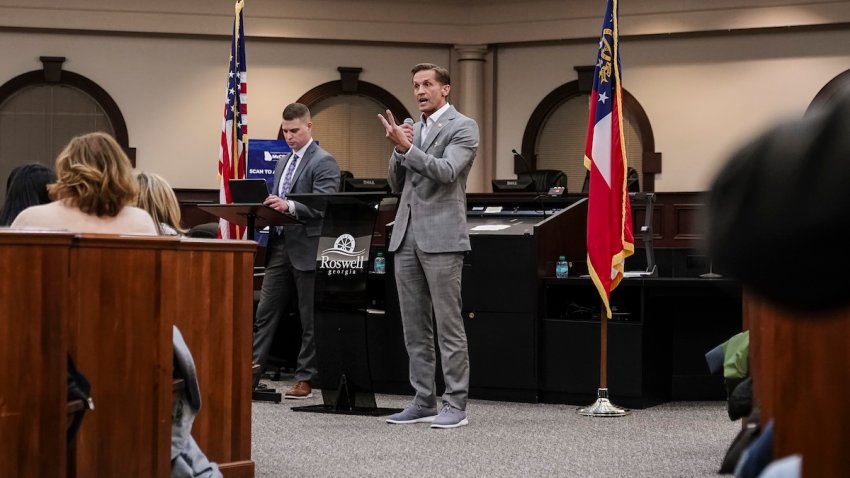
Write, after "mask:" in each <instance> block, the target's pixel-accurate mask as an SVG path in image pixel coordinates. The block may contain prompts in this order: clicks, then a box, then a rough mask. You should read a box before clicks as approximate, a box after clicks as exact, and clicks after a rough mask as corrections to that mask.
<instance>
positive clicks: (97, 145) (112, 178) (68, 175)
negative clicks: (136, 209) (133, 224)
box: [49, 132, 138, 216]
mask: <svg viewBox="0 0 850 478" xmlns="http://www.w3.org/2000/svg"><path fill="white" fill-rule="evenodd" d="M56 175H57V177H58V181H56V183H55V184H53V185H51V186H50V188H49V191H50V194H51V197H52V198H53V199H54V200H57V201H59V200H62V201H65V202H66V203H67V204H68V205H69V206H75V207H77V208H79V209H80V210H81V211H83V212H84V213H86V214H92V215H95V216H116V215H117V214H118V212H120V211H121V209H122V208H123V207H124V206H126V205H128V204H132V203H133V202H134V201H135V199H136V194H137V192H138V186H136V181H135V180H134V179H133V166H132V165H131V164H130V160H129V159H128V158H127V155H126V154H124V151H123V150H122V149H121V146H119V145H118V143H117V142H116V141H115V140H114V139H113V138H112V137H111V136H109V135H108V134H106V133H101V132H95V133H89V134H84V135H82V136H77V137H75V138H73V139H71V141H70V142H69V143H68V145H67V146H65V149H63V150H62V152H61V153H59V156H58V157H57V158H56Z"/></svg>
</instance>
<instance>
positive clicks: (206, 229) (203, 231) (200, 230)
mask: <svg viewBox="0 0 850 478" xmlns="http://www.w3.org/2000/svg"><path fill="white" fill-rule="evenodd" d="M186 236H187V237H198V238H202V239H216V238H218V223H217V222H206V223H204V224H199V225H197V226H195V227H193V228H192V229H189V232H187V233H186Z"/></svg>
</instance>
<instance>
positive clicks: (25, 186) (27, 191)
mask: <svg viewBox="0 0 850 478" xmlns="http://www.w3.org/2000/svg"><path fill="white" fill-rule="evenodd" d="M12 174H13V175H14V176H12V175H10V179H11V181H10V182H9V183H8V187H7V189H6V200H5V202H4V203H3V209H2V210H0V225H3V226H8V225H9V224H12V221H14V220H15V218H16V217H18V214H20V212H21V211H23V210H24V209H26V208H28V207H30V206H37V205H39V204H47V203H49V202H50V197H49V195H48V194H47V186H48V185H49V184H51V183H53V182H54V181H56V173H54V172H53V170H52V169H50V168H48V167H47V166H44V165H42V164H24V165H22V166H18V167H17V168H15V170H14V171H13V173H12Z"/></svg>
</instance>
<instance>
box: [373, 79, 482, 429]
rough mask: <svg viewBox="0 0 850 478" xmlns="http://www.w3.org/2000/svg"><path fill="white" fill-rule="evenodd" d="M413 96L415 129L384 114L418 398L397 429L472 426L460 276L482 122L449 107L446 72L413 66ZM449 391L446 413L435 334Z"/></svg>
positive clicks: (399, 282) (402, 300) (398, 267)
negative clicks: (468, 184)
mask: <svg viewBox="0 0 850 478" xmlns="http://www.w3.org/2000/svg"><path fill="white" fill-rule="evenodd" d="M412 73H413V94H414V95H415V96H416V100H417V102H418V104H419V111H420V112H421V113H422V117H421V120H420V121H418V122H416V123H415V124H412V122H409V121H405V122H404V124H402V125H399V124H397V123H396V121H395V118H394V117H393V115H392V113H391V112H390V111H389V110H387V116H386V118H385V117H384V116H383V115H378V117H379V119H380V120H381V123H382V124H383V125H384V128H385V129H386V136H387V139H389V140H390V142H392V143H393V144H394V145H395V149H394V151H393V153H392V157H391V158H390V166H389V183H390V186H391V187H392V189H393V192H399V191H400V192H401V200H400V202H399V207H398V212H397V213H396V217H395V226H394V227H393V233H392V239H391V240H390V245H389V250H390V252H395V275H396V286H397V287H398V296H399V305H400V306H401V319H402V325H403V327H404V341H405V345H406V346H407V355H408V357H409V358H410V383H411V385H412V386H413V389H414V390H415V392H416V395H415V397H414V398H413V401H412V402H411V403H410V404H409V405H408V406H407V407H406V408H405V409H404V410H403V411H401V412H399V413H397V414H395V415H391V416H390V417H388V418H387V422H389V423H422V422H426V423H431V428H455V427H459V426H463V425H467V424H468V423H469V420H468V419H467V416H466V402H467V398H468V394H469V353H468V350H467V345H466V331H465V330H464V326H463V319H462V317H461V296H460V284H461V272H462V269H463V256H464V253H465V252H467V251H469V248H470V247H469V233H468V231H467V227H466V178H467V176H468V175H469V170H470V168H472V160H473V159H474V158H475V152H476V150H477V149H478V125H477V124H476V123H475V121H473V120H472V119H470V118H467V117H466V116H464V115H462V114H460V113H458V112H457V110H455V109H454V107H453V106H452V105H450V104H449V103H448V98H447V97H448V96H449V91H450V90H451V79H450V77H449V72H448V71H447V70H446V69H445V68H442V67H440V66H437V65H434V64H430V63H421V64H418V65H416V66H415V67H413V70H412ZM435 326H436V333H437V341H438V344H439V348H440V357H441V359H442V365H443V378H444V379H445V383H446V390H445V393H444V394H443V397H442V402H443V403H442V407H440V408H439V409H438V407H437V396H436V384H435V381H434V375H435V369H436V365H437V363H436V362H437V359H436V353H435V350H434V332H435Z"/></svg>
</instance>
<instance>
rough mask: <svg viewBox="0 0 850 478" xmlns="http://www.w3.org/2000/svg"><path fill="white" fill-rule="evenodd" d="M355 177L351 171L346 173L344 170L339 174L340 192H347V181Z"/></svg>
mask: <svg viewBox="0 0 850 478" xmlns="http://www.w3.org/2000/svg"><path fill="white" fill-rule="evenodd" d="M353 177H354V173H352V172H351V171H346V170H344V169H343V170H341V171H340V172H339V192H344V191H345V180H346V179H348V178H353Z"/></svg>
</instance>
